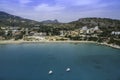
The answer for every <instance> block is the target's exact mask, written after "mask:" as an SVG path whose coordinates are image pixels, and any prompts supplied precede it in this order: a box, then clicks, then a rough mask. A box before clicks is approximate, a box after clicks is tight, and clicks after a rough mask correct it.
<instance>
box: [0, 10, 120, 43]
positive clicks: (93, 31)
mask: <svg viewBox="0 0 120 80" xmlns="http://www.w3.org/2000/svg"><path fill="white" fill-rule="evenodd" d="M28 36H29V39H28ZM31 36H32V37H31ZM56 36H57V37H56ZM23 38H24V39H27V40H31V39H35V38H38V39H35V40H40V39H44V40H46V39H47V40H88V41H99V42H103V41H105V42H109V43H114V42H115V44H116V43H117V44H119V45H120V20H115V19H108V18H81V19H79V20H77V21H72V22H69V23H60V22H58V21H57V20H47V21H42V22H38V21H34V20H29V19H24V18H21V17H19V16H15V15H11V14H8V13H5V12H1V11H0V39H1V40H9V39H15V40H18V39H23Z"/></svg>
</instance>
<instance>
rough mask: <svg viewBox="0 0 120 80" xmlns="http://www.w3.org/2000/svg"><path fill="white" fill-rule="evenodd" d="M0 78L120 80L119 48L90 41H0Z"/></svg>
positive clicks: (2, 79)
mask: <svg viewBox="0 0 120 80" xmlns="http://www.w3.org/2000/svg"><path fill="white" fill-rule="evenodd" d="M68 67H69V68H70V69H71V70H70V71H69V72H66V68H68ZM49 70H52V71H53V74H51V75H49V74H48V72H49ZM0 80H120V50H119V49H114V48H111V47H107V46H101V45H97V44H90V43H88V44H86V43H76V44H74V43H30V44H6V45H0Z"/></svg>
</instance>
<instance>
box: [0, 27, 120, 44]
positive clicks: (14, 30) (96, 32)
mask: <svg viewBox="0 0 120 80" xmlns="http://www.w3.org/2000/svg"><path fill="white" fill-rule="evenodd" d="M103 35H104V31H102V30H101V29H100V28H99V26H94V27H93V28H88V26H83V27H82V28H79V29H74V30H58V31H57V34H54V33H51V32H45V31H44V32H41V31H40V26H36V27H32V28H21V27H0V40H1V41H2V40H13V41H16V40H24V41H70V40H73V41H96V42H107V43H114V44H117V45H120V31H112V32H111V33H110V36H108V37H105V36H103Z"/></svg>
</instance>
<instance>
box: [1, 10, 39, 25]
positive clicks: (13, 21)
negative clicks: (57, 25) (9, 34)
mask: <svg viewBox="0 0 120 80" xmlns="http://www.w3.org/2000/svg"><path fill="white" fill-rule="evenodd" d="M37 24H40V23H39V22H37V21H34V20H29V19H24V18H21V17H18V16H15V15H11V14H8V13H6V12H2V11H0V26H3V27H6V26H14V27H16V26H19V27H32V26H34V25H37Z"/></svg>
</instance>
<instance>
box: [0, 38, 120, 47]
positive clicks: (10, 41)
mask: <svg viewBox="0 0 120 80" xmlns="http://www.w3.org/2000/svg"><path fill="white" fill-rule="evenodd" d="M22 43H95V44H99V45H105V46H108V47H112V48H116V49H120V46H118V45H113V44H107V43H98V42H95V41H72V40H68V41H47V40H46V41H24V40H17V41H14V40H5V41H0V44H22Z"/></svg>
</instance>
